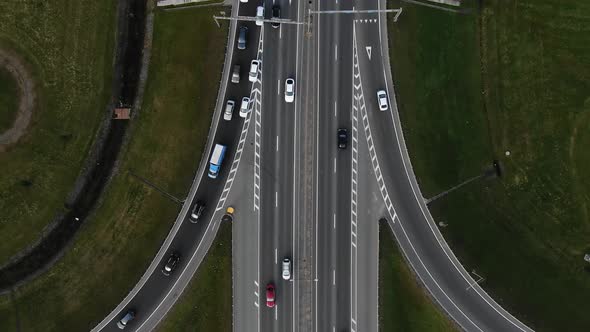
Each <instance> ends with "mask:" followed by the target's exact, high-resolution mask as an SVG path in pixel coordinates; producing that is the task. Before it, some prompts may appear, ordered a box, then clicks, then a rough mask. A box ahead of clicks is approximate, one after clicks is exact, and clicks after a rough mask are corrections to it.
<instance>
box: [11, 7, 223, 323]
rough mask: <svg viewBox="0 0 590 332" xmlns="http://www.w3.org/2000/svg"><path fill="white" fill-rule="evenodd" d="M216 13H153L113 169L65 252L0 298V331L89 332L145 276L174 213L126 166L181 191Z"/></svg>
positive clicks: (218, 54) (193, 148)
mask: <svg viewBox="0 0 590 332" xmlns="http://www.w3.org/2000/svg"><path fill="white" fill-rule="evenodd" d="M220 10H222V8H220V7H208V8H206V9H205V8H203V9H192V10H183V11H173V12H163V11H158V12H157V13H156V15H155V24H154V40H153V48H152V58H151V63H150V68H149V77H148V83H147V87H146V92H145V96H144V103H143V108H142V109H141V110H140V111H139V114H137V117H136V118H135V119H134V120H133V122H132V124H131V126H132V127H131V135H132V136H131V139H130V142H129V144H128V145H127V146H126V148H125V149H124V150H123V151H122V155H121V158H122V159H121V162H120V166H119V173H118V174H117V175H116V176H115V177H114V178H113V180H112V182H111V184H110V185H109V186H108V187H107V189H106V192H105V196H104V200H103V202H102V205H101V207H100V208H99V210H98V211H97V213H96V215H95V216H93V217H92V218H91V219H89V220H88V221H87V222H86V223H85V225H84V226H83V227H82V229H81V230H80V233H79V234H78V236H77V238H76V239H75V243H74V244H73V245H72V246H71V248H70V249H69V250H68V252H67V253H66V254H65V256H64V257H63V258H62V259H60V261H59V262H58V263H57V264H56V265H55V266H54V267H53V268H52V269H51V270H50V271H48V272H47V273H45V274H43V275H42V276H41V277H39V278H37V279H36V280H34V281H33V282H31V283H29V284H27V285H25V286H24V287H21V288H19V289H17V290H16V292H15V293H14V294H13V295H14V297H13V298H11V297H10V296H3V297H0V317H2V319H0V331H6V332H11V331H17V326H20V329H19V331H44V332H49V331H55V332H61V331H88V330H90V329H91V328H92V327H94V326H95V324H97V323H98V322H99V321H100V320H102V319H103V318H104V317H105V316H106V315H107V314H108V313H109V312H110V311H111V310H112V309H114V308H115V307H116V306H117V304H119V302H120V301H121V300H122V299H123V298H124V297H125V295H126V294H127V293H128V292H129V291H130V290H131V289H132V287H133V286H134V285H135V284H136V283H137V281H138V280H139V278H140V277H141V275H142V274H143V273H144V271H145V269H146V268H147V267H148V265H149V263H150V262H151V260H152V258H153V257H154V255H155V254H156V252H157V250H158V249H159V247H160V245H161V244H162V242H163V241H164V239H165V237H166V235H167V233H168V231H169V230H170V228H171V227H172V224H173V222H174V220H175V218H176V216H177V214H178V212H179V211H180V208H181V207H180V205H178V204H176V203H174V202H172V201H170V200H169V199H167V198H166V197H164V196H162V195H161V194H160V193H158V192H157V191H155V190H152V189H150V188H148V187H146V186H145V185H143V184H142V183H140V182H139V181H138V180H137V179H135V178H133V177H131V176H130V175H129V174H128V173H127V170H129V169H133V170H134V171H135V172H136V173H137V174H139V175H141V176H144V177H146V178H148V179H149V180H150V181H153V182H154V183H156V184H158V185H159V186H161V187H163V188H165V189H166V190H168V191H169V192H171V193H172V194H174V195H176V196H178V197H185V196H186V195H187V193H188V189H189V187H190V184H191V183H192V179H193V177H194V174H195V172H196V170H197V167H198V163H199V158H200V157H201V153H202V151H203V148H204V146H205V143H206V137H207V133H208V130H209V126H210V123H211V117H212V113H213V110H214V105H215V101H216V96H217V89H218V83H219V81H220V76H221V70H222V65H223V59H224V50H225V44H226V40H227V27H226V26H223V27H222V28H218V27H217V26H216V25H215V22H214V21H213V19H212V18H211V17H212V15H213V14H214V13H218V12H219V11H220ZM195 31H199V32H200V33H195ZM17 317H18V319H20V321H19V322H17Z"/></svg>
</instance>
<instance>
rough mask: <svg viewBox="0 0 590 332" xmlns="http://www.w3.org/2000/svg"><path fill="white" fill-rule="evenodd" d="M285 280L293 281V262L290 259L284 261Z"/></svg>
mask: <svg viewBox="0 0 590 332" xmlns="http://www.w3.org/2000/svg"><path fill="white" fill-rule="evenodd" d="M282 266H283V279H285V280H289V279H291V260H290V259H288V258H285V259H283V265H282Z"/></svg>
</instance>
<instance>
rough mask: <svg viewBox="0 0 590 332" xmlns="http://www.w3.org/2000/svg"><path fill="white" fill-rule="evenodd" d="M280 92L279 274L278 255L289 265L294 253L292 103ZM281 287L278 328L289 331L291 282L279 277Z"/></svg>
mask: <svg viewBox="0 0 590 332" xmlns="http://www.w3.org/2000/svg"><path fill="white" fill-rule="evenodd" d="M282 97H283V94H280V95H278V99H279V100H278V103H279V105H281V106H282V107H277V108H276V109H275V111H276V112H277V113H278V115H279V116H278V117H277V118H278V123H279V124H278V126H277V127H278V128H279V135H278V137H279V139H278V141H279V142H278V149H277V150H278V151H277V156H278V161H279V162H278V169H279V174H280V175H279V177H278V190H277V192H278V197H277V210H278V219H277V220H276V221H275V222H276V223H277V225H278V244H277V251H278V265H277V266H276V271H277V273H278V274H279V275H281V276H282V270H281V259H282V258H289V260H290V261H291V265H292V266H293V264H294V261H295V260H294V256H293V213H294V206H293V198H294V186H293V173H294V171H295V168H294V163H295V161H294V157H293V153H294V143H295V138H294V126H293V123H294V120H295V119H294V117H295V116H294V110H295V108H294V104H293V103H290V104H287V103H285V101H284V98H282ZM281 285H282V287H281V288H283V296H282V297H281V304H282V305H281V306H280V307H279V317H278V318H279V330H280V331H290V330H291V329H292V325H293V324H292V322H293V315H292V312H293V282H291V281H283V280H282V279H281Z"/></svg>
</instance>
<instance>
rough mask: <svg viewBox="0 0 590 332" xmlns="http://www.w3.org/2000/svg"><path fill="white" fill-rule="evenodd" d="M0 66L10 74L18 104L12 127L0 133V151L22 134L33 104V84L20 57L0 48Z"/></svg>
mask: <svg viewBox="0 0 590 332" xmlns="http://www.w3.org/2000/svg"><path fill="white" fill-rule="evenodd" d="M0 66H3V67H5V68H6V69H7V70H8V72H9V73H11V74H12V76H13V77H14V79H15V80H16V82H17V85H18V89H19V93H20V95H19V97H20V98H19V99H20V100H19V104H18V111H17V114H16V120H15V121H14V124H13V125H12V127H11V128H10V129H8V130H6V131H5V132H3V133H0V152H2V151H4V150H6V148H7V147H8V146H9V145H12V144H14V143H16V142H17V141H18V139H19V138H21V136H23V135H24V134H25V132H26V130H27V127H28V126H29V123H30V122H31V116H32V114H33V107H34V106H35V84H34V82H33V79H32V77H31V75H30V74H29V72H28V71H27V69H26V68H25V66H24V64H23V63H22V62H21V60H20V58H19V57H18V56H17V55H16V54H14V53H12V52H10V51H7V50H3V49H0Z"/></svg>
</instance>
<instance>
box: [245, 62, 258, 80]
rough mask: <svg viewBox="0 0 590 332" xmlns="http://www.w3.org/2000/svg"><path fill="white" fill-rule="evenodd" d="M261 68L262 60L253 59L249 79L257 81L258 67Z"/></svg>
mask: <svg viewBox="0 0 590 332" xmlns="http://www.w3.org/2000/svg"><path fill="white" fill-rule="evenodd" d="M259 68H260V60H252V62H251V63H250V74H249V75H248V80H249V81H250V82H252V83H254V82H256V79H257V78H258V69H259Z"/></svg>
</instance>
